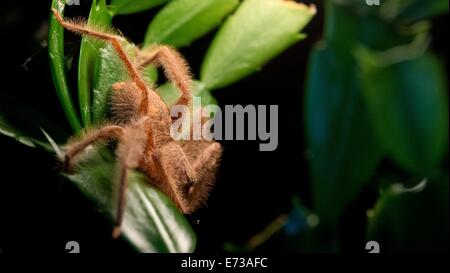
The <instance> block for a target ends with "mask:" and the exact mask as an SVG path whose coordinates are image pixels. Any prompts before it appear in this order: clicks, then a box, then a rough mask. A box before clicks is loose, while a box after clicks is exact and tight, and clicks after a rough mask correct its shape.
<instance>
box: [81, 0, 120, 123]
mask: <svg viewBox="0 0 450 273" xmlns="http://www.w3.org/2000/svg"><path fill="white" fill-rule="evenodd" d="M111 20H112V16H111V14H110V13H109V11H108V10H107V8H106V0H99V1H97V0H94V1H92V6H91V11H90V13H89V19H88V24H89V25H96V26H99V25H100V26H102V27H104V28H106V27H109V26H110V25H111ZM102 46H104V43H103V42H101V41H99V40H98V39H92V38H90V37H83V38H82V40H81V47H80V57H79V60H78V100H79V104H80V113H81V119H82V121H83V123H84V125H85V126H89V125H90V124H91V119H92V117H91V93H92V80H93V74H94V67H95V62H96V60H97V59H98V55H99V50H100V47H102Z"/></svg>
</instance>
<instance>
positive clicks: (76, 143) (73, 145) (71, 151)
mask: <svg viewBox="0 0 450 273" xmlns="http://www.w3.org/2000/svg"><path fill="white" fill-rule="evenodd" d="M124 131H125V130H124V129H123V128H122V127H120V126H116V125H108V126H104V127H101V128H99V129H93V130H90V131H88V132H86V133H85V134H84V135H83V136H81V137H80V138H73V139H71V140H70V141H69V142H68V144H67V145H66V146H65V147H64V150H65V153H64V158H61V160H62V161H63V163H64V169H65V171H67V172H70V171H71V169H72V162H73V160H74V159H75V158H76V157H77V156H78V155H79V154H80V153H81V152H83V151H84V150H85V149H86V148H87V147H89V146H90V145H92V144H94V143H95V142H98V141H105V140H108V139H120V138H121V137H122V136H123V134H124Z"/></svg>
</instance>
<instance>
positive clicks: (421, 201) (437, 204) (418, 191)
mask: <svg viewBox="0 0 450 273" xmlns="http://www.w3.org/2000/svg"><path fill="white" fill-rule="evenodd" d="M433 182H434V183H433ZM436 182H439V183H436ZM448 185H449V184H448V177H447V179H446V181H430V182H427V180H424V181H422V182H421V183H419V184H418V185H417V186H415V187H413V188H410V189H408V188H405V187H404V186H403V185H401V184H393V185H392V186H391V187H390V188H389V189H387V190H386V191H383V193H382V195H381V197H380V199H379V200H378V201H377V203H376V205H375V208H374V210H373V211H371V212H370V213H369V216H370V217H369V226H368V231H367V240H374V241H377V242H378V243H379V244H380V251H381V253H387V252H405V251H409V252H441V251H448V242H449V237H448V230H449V218H448V213H449V200H448V197H449V194H448V192H449V188H448Z"/></svg>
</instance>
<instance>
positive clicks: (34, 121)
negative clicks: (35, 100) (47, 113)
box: [0, 92, 68, 151]
mask: <svg viewBox="0 0 450 273" xmlns="http://www.w3.org/2000/svg"><path fill="white" fill-rule="evenodd" d="M41 129H43V130H45V131H47V132H49V133H50V134H52V135H53V136H54V137H55V139H56V140H57V141H59V142H64V141H66V139H67V137H68V135H67V134H66V133H64V131H63V130H62V129H61V128H59V127H58V126H57V125H55V124H53V123H52V122H50V121H49V120H48V119H47V118H46V117H44V116H43V115H42V114H40V113H38V112H36V111H34V110H33V109H31V108H30V107H28V106H27V105H24V104H22V103H20V102H18V101H17V100H15V99H13V98H11V97H9V96H6V95H4V94H3V93H2V92H0V134H2V135H5V136H8V137H11V138H13V139H15V140H17V141H18V142H20V143H22V144H24V145H26V146H29V147H33V148H42V149H45V150H46V151H52V148H51V147H50V145H49V144H48V142H47V140H46V138H45V137H44V134H42V131H41Z"/></svg>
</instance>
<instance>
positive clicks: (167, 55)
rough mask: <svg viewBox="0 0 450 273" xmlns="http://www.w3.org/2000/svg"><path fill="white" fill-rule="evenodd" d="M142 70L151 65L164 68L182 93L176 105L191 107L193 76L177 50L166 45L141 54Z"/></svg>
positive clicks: (143, 51) (155, 46)
mask: <svg viewBox="0 0 450 273" xmlns="http://www.w3.org/2000/svg"><path fill="white" fill-rule="evenodd" d="M139 59H140V64H139V67H140V68H141V69H142V68H144V67H146V66H148V65H150V64H153V65H155V66H156V67H162V68H163V70H164V74H165V75H166V77H167V78H168V79H169V81H170V82H172V83H174V84H175V86H176V87H177V88H178V89H179V90H180V91H181V97H180V99H179V100H178V101H177V103H176V105H187V106H189V107H190V106H191V103H192V93H191V83H192V80H191V75H190V72H189V66H188V64H187V62H186V60H185V59H184V58H183V56H181V54H180V53H178V52H177V51H176V50H175V49H173V48H172V47H170V46H166V45H153V46H150V47H148V48H145V49H143V50H142V51H141V52H139Z"/></svg>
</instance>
